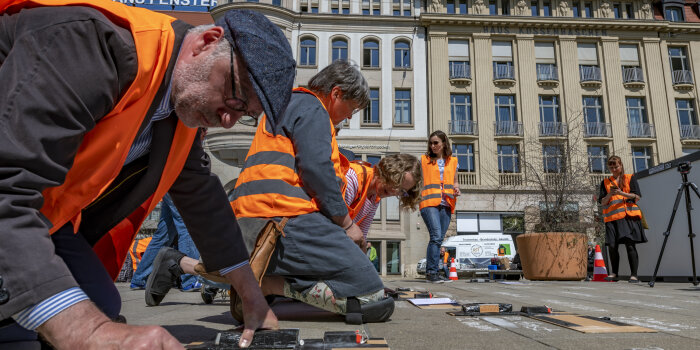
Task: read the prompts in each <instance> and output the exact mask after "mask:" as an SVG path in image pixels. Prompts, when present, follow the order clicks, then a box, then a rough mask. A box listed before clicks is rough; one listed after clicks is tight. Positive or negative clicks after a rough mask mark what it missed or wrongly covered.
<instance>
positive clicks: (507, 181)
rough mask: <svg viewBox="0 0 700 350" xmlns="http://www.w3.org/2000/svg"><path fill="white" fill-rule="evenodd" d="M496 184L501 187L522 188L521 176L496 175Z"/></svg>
mask: <svg viewBox="0 0 700 350" xmlns="http://www.w3.org/2000/svg"><path fill="white" fill-rule="evenodd" d="M498 183H499V184H500V185H501V186H522V185H523V175H522V174H498Z"/></svg>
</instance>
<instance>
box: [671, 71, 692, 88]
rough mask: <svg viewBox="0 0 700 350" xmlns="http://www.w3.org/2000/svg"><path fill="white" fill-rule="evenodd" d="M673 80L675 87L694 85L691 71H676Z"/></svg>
mask: <svg viewBox="0 0 700 350" xmlns="http://www.w3.org/2000/svg"><path fill="white" fill-rule="evenodd" d="M672 78H673V85H678V84H692V83H693V73H691V72H690V71H689V70H674V71H673V75H672Z"/></svg>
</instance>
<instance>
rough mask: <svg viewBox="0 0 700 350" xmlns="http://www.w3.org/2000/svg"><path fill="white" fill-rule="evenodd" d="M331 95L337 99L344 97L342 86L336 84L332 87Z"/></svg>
mask: <svg viewBox="0 0 700 350" xmlns="http://www.w3.org/2000/svg"><path fill="white" fill-rule="evenodd" d="M331 97H333V98H334V99H336V100H342V99H343V90H342V89H341V88H340V86H338V85H336V86H334V87H333V88H332V89H331Z"/></svg>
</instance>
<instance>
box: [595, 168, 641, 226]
mask: <svg viewBox="0 0 700 350" xmlns="http://www.w3.org/2000/svg"><path fill="white" fill-rule="evenodd" d="M631 178H632V175H631V174H623V175H622V183H620V184H617V186H618V187H619V188H620V190H621V191H622V192H625V193H629V192H630V179H631ZM612 179H613V177H612V176H611V177H609V178H607V179H605V180H603V184H605V190H606V191H608V193H610V191H611V189H610V187H612V185H613V182H614V180H612ZM625 216H630V217H636V218H640V219H641V218H642V211H641V210H639V207H638V206H637V205H636V204H635V203H634V202H631V201H628V199H627V198H625V197H623V196H620V195H615V196H611V197H610V202H608V204H606V205H604V206H603V220H604V221H605V222H610V221H615V220H620V219H623V218H624V217H625Z"/></svg>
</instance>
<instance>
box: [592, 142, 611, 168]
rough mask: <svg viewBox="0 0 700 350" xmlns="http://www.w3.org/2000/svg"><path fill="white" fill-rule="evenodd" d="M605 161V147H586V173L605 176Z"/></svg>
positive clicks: (606, 155)
mask: <svg viewBox="0 0 700 350" xmlns="http://www.w3.org/2000/svg"><path fill="white" fill-rule="evenodd" d="M607 161H608V147H607V146H588V171H589V172H590V173H591V174H606V173H607V172H608V168H607V167H606V162H607Z"/></svg>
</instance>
